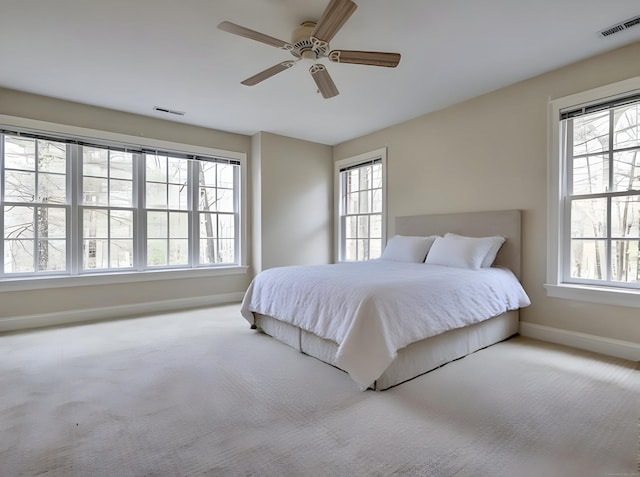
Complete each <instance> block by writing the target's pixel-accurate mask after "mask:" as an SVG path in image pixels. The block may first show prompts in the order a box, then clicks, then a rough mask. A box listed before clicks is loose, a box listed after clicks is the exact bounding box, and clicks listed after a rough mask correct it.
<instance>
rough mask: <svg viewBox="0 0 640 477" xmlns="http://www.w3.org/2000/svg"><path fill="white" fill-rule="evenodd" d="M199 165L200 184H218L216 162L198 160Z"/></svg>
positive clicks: (211, 185)
mask: <svg viewBox="0 0 640 477" xmlns="http://www.w3.org/2000/svg"><path fill="white" fill-rule="evenodd" d="M198 166H199V168H200V178H199V181H200V182H199V184H200V186H201V187H214V186H215V185H216V163H214V162H207V161H198Z"/></svg>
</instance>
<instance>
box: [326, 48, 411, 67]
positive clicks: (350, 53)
mask: <svg viewBox="0 0 640 477" xmlns="http://www.w3.org/2000/svg"><path fill="white" fill-rule="evenodd" d="M328 56H329V59H330V60H331V61H335V62H336V63H352V64H356V65H371V66H386V67H388V68H395V67H396V66H398V63H400V53H385V52H382V51H356V50H332V51H331V52H329V55H328Z"/></svg>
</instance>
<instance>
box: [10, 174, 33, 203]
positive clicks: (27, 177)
mask: <svg viewBox="0 0 640 477" xmlns="http://www.w3.org/2000/svg"><path fill="white" fill-rule="evenodd" d="M35 195H36V175H35V173H34V172H21V171H9V170H5V171H4V200H5V201H7V202H33V201H34V200H35Z"/></svg>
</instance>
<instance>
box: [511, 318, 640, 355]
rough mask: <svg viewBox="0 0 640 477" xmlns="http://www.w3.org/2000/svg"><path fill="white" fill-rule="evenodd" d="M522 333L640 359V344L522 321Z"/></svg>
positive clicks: (531, 336) (557, 342)
mask: <svg viewBox="0 0 640 477" xmlns="http://www.w3.org/2000/svg"><path fill="white" fill-rule="evenodd" d="M520 334H521V335H522V336H527V337H529V338H535V339H539V340H542V341H549V342H551V343H556V344H561V345H565V346H571V347H572V348H579V349H584V350H587V351H593V352H595V353H600V354H605V355H607V356H615V357H616V358H623V359H628V360H631V361H640V344H638V343H634V342H632V341H622V340H616V339H612V338H604V337H601V336H595V335H588V334H586V333H578V332H576V331H567V330H561V329H559V328H552V327H550V326H542V325H536V324H533V323H527V322H523V321H521V322H520Z"/></svg>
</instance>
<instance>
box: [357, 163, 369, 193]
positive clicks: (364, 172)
mask: <svg viewBox="0 0 640 477" xmlns="http://www.w3.org/2000/svg"><path fill="white" fill-rule="evenodd" d="M366 189H371V166H365V167H361V168H360V190H366Z"/></svg>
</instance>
